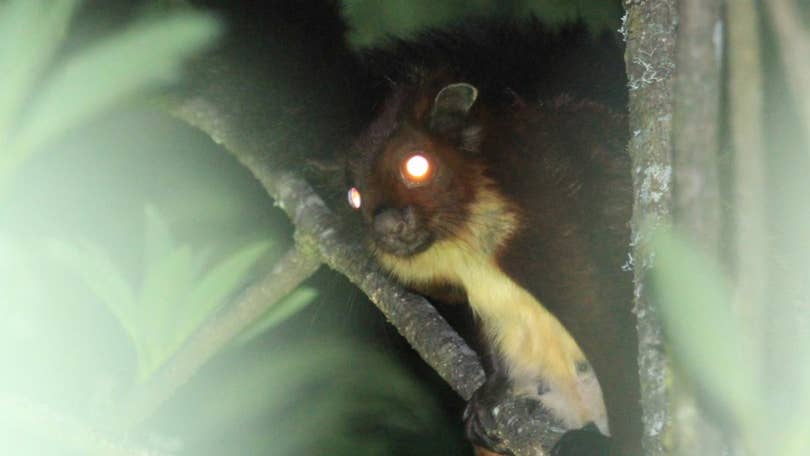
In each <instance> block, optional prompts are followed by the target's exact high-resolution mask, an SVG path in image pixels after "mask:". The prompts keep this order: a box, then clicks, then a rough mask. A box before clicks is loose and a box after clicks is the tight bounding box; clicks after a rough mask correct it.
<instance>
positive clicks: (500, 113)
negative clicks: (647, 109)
mask: <svg viewBox="0 0 810 456" xmlns="http://www.w3.org/2000/svg"><path fill="white" fill-rule="evenodd" d="M523 27H524V28H522V29H521V28H520V27H519V26H515V25H510V26H504V25H503V23H500V24H499V25H496V26H494V27H490V28H489V29H487V28H486V27H484V28H482V27H480V26H473V27H472V28H471V27H470V26H469V25H467V26H465V27H462V28H459V29H455V30H450V31H443V32H431V33H428V34H426V35H423V37H422V38H421V41H420V39H417V40H416V41H413V42H408V41H399V42H395V43H393V44H392V45H390V46H389V47H388V48H384V49H381V50H376V51H371V52H370V53H369V54H368V55H367V57H366V62H368V65H369V67H370V68H372V69H374V71H376V72H377V73H376V74H378V75H380V79H387V84H388V86H387V87H388V88H387V90H388V93H387V96H386V97H385V101H384V102H381V103H379V106H378V108H377V110H376V112H375V115H376V117H375V118H374V119H373V120H371V121H370V122H369V123H368V125H367V127H366V128H365V130H364V131H363V132H362V133H361V134H360V135H359V136H358V137H357V138H356V139H355V141H354V143H353V145H352V146H351V148H350V150H349V152H348V154H347V157H348V159H347V160H348V164H347V170H348V172H347V174H348V176H349V179H350V183H349V186H348V187H349V189H348V203H349V205H350V206H351V207H352V208H354V209H356V211H357V212H359V213H360V214H361V216H362V217H361V218H362V220H363V224H364V226H365V228H366V235H365V236H366V238H367V239H368V244H369V246H370V249H371V251H372V252H373V254H374V255H375V256H376V258H377V260H378V261H379V263H380V264H381V265H382V266H383V267H384V268H385V269H386V270H388V271H390V272H391V273H392V275H393V276H394V277H396V278H397V279H398V280H399V281H400V282H402V283H403V284H405V285H406V286H409V287H411V288H413V289H415V290H417V291H419V292H422V293H424V294H426V295H428V296H438V297H440V298H443V299H447V298H448V296H451V297H455V298H456V299H460V300H466V301H467V302H468V303H469V305H470V307H471V308H472V311H473V313H474V314H475V316H476V317H477V321H478V325H479V327H480V331H481V332H482V334H483V336H484V340H485V345H486V347H487V350H488V351H489V356H488V357H486V359H487V361H488V366H487V371H488V379H487V382H486V383H485V384H484V386H482V387H481V389H479V391H478V392H476V393H475V395H474V396H473V398H472V399H471V401H470V403H469V404H468V407H467V411H466V412H465V424H466V430H467V434H468V437H469V438H470V439H471V440H472V441H473V442H474V443H475V444H476V445H478V446H479V447H483V448H486V449H488V450H492V451H496V452H502V451H506V450H505V449H504V448H501V445H500V442H498V441H497V439H493V438H491V437H490V436H487V435H485V432H483V430H482V428H481V426H480V425H479V418H478V417H479V415H480V414H481V413H491V410H486V406H485V405H484V404H493V403H497V400H495V401H493V400H492V399H493V398H495V399H497V397H498V396H501V395H504V394H507V391H509V392H510V393H509V394H518V395H525V396H528V397H532V398H535V399H536V400H537V401H539V402H540V404H542V406H543V407H545V408H546V409H547V410H550V411H551V412H552V414H553V416H555V417H556V418H557V419H558V420H559V422H560V424H561V426H563V427H564V428H565V429H567V430H571V432H569V433H568V434H566V435H564V436H563V438H562V439H561V440H560V443H558V445H557V447H556V448H555V450H554V454H560V455H563V454H613V455H635V454H640V439H641V412H640V403H639V380H638V366H637V335H636V329H635V316H634V315H633V314H632V276H631V274H630V273H628V272H627V271H625V270H623V267H622V266H623V264H624V263H625V260H626V257H627V250H628V249H629V240H630V231H629V225H628V222H629V219H630V216H631V210H632V181H631V174H630V160H629V156H628V155H627V153H626V150H625V145H626V143H627V139H628V126H627V119H626V115H625V113H624V106H623V103H624V102H625V100H626V99H625V98H624V97H626V93H625V92H626V89H625V88H624V72H623V65H622V61H621V50H620V48H619V47H618V46H615V45H609V46H608V47H610V46H614V47H613V48H611V49H609V51H610V52H608V55H606V54H599V52H598V50H599V49H603V48H605V44H604V43H597V42H596V40H595V39H593V38H592V37H591V36H590V35H589V34H588V32H587V31H586V30H585V29H584V27H581V26H572V27H568V28H564V29H563V30H562V31H561V32H557V33H554V32H550V31H548V30H546V29H545V28H543V27H542V26H541V25H539V23H538V22H536V21H534V22H529V23H528V25H526V24H524V25H523ZM527 27H528V29H529V31H528V32H526V31H525V30H526V28H527ZM465 30H467V31H468V30H474V31H475V33H474V34H473V35H472V38H470V39H465V37H464V33H466V32H465ZM487 33H489V34H490V36H492V35H493V34H494V36H495V38H494V39H486V38H485V37H486V36H487ZM498 39H500V40H501V41H502V43H501V44H499V42H498ZM510 40H511V41H510ZM520 43H525V45H521V44H520ZM476 46H479V47H480V48H479V49H477V48H476ZM529 47H531V48H532V49H534V50H536V51H537V50H539V51H541V52H540V53H535V54H526V53H525V52H526V50H527V48H529ZM572 47H573V48H577V47H579V48H580V49H579V50H580V51H582V50H583V49H584V50H585V51H587V52H580V53H579V55H577V53H576V49H574V50H573V51H572V50H571V48H572ZM499 48H502V52H498V49H499ZM572 52H573V53H572ZM611 52H612V54H611ZM588 53H590V54H592V55H599V57H598V59H596V60H593V61H588V60H587V55H583V54H588ZM509 54H513V55H511V56H510V55H509ZM487 59H491V60H492V61H491V62H488V61H487ZM527 59H529V61H527ZM582 59H585V61H584V62H580V61H581V60H582ZM611 59H613V60H611ZM616 59H618V62H616V61H615V60H616ZM572 62H579V63H572ZM595 62H596V63H595ZM599 62H601V63H599ZM597 63H598V64H597ZM589 65H590V66H589ZM532 78H533V79H532ZM587 81H595V82H593V83H592V84H588V83H587ZM610 89H615V90H618V92H619V93H613V92H612V91H611V90H610ZM448 289H450V290H453V293H450V294H449V295H448V293H447V290H448ZM608 436H610V438H608ZM582 441H587V442H594V443H592V444H590V443H589V444H587V445H586V446H582V445H583V444H581V443H579V442H582Z"/></svg>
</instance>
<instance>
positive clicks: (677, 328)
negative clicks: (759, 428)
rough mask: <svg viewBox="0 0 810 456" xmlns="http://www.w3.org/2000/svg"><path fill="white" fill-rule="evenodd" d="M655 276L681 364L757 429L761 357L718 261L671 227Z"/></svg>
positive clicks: (741, 421)
mask: <svg viewBox="0 0 810 456" xmlns="http://www.w3.org/2000/svg"><path fill="white" fill-rule="evenodd" d="M654 247H655V251H656V257H655V262H656V263H655V268H654V270H653V280H654V282H653V283H654V285H655V291H656V293H657V295H658V302H659V303H660V306H661V313H662V322H663V324H664V328H665V329H666V332H667V336H668V337H669V340H670V341H671V347H672V350H673V351H674V353H675V355H676V357H677V360H678V361H679V365H680V366H681V367H682V368H683V369H684V370H685V371H686V372H687V373H689V374H690V376H691V377H692V378H693V379H694V380H695V381H696V382H697V384H698V385H699V386H700V387H701V388H703V390H704V392H705V393H707V394H708V396H709V397H711V398H712V399H713V400H714V401H715V404H716V405H719V406H720V407H722V409H723V410H724V411H725V412H728V413H729V415H730V416H731V417H733V419H734V420H736V423H735V424H737V425H740V426H742V429H744V430H748V431H753V430H754V429H756V427H754V422H755V420H756V419H757V416H759V415H761V413H762V411H763V409H762V403H761V402H760V401H759V397H760V395H761V392H760V388H759V383H758V380H759V378H760V364H759V360H758V359H757V358H756V357H755V356H754V353H755V352H754V351H753V350H752V349H751V348H752V347H750V346H749V344H748V342H749V340H750V338H748V337H746V335H745V333H744V331H743V325H742V324H741V322H740V321H738V319H737V316H736V315H735V314H734V312H733V310H732V302H731V292H730V289H729V286H728V284H727V282H726V279H725V278H724V277H723V275H722V274H721V273H720V271H719V269H718V267H717V265H716V264H714V263H713V262H712V261H711V260H709V259H708V258H706V257H705V256H704V255H702V254H701V253H700V252H698V251H697V250H696V249H695V247H694V246H693V245H692V244H690V243H687V242H686V241H684V240H683V239H681V238H680V237H678V236H677V235H675V234H673V233H670V232H663V231H662V232H659V233H657V234H656V237H655V241H654Z"/></svg>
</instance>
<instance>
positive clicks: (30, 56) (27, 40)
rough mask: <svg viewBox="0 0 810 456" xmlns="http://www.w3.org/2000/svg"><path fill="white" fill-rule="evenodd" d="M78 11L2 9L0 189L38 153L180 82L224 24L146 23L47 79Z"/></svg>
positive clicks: (18, 3)
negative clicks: (121, 106)
mask: <svg viewBox="0 0 810 456" xmlns="http://www.w3.org/2000/svg"><path fill="white" fill-rule="evenodd" d="M77 4H78V1H77V0H59V1H55V2H48V1H43V0H13V1H10V2H7V3H4V4H2V5H0V43H2V44H0V46H1V47H0V74H2V75H4V76H3V84H2V85H0V147H2V150H3V152H2V154H0V185H2V184H3V181H4V180H5V179H7V178H8V177H9V175H10V174H11V173H12V172H13V171H14V169H15V168H16V167H17V166H19V164H20V163H22V162H23V161H24V160H25V159H26V158H27V157H28V156H29V155H30V154H31V153H32V152H33V151H34V150H36V149H37V148H38V147H40V146H42V145H44V144H47V143H48V142H50V141H52V140H54V139H55V138H57V137H58V136H59V135H61V134H63V133H64V132H66V131H68V130H70V129H72V128H75V127H76V126H78V125H81V124H82V123H83V122H86V121H87V120H89V119H91V118H93V117H96V116H98V115H100V114H101V113H102V112H105V111H107V110H109V109H110V108H111V107H112V106H114V105H115V104H116V103H117V102H120V101H121V100H124V99H128V98H131V97H133V96H134V95H135V94H140V93H143V92H144V91H145V90H147V89H152V88H155V87H158V86H161V85H165V84H166V83H168V82H171V81H174V80H175V79H176V78H177V76H178V74H179V70H180V67H181V64H182V63H183V61H184V60H186V59H187V58H188V57H189V56H191V55H193V54H194V53H196V52H198V51H200V50H201V49H203V48H205V47H206V46H207V45H209V44H210V43H211V42H212V40H213V39H214V38H216V36H217V32H218V26H217V23H216V22H215V21H214V20H213V19H212V18H210V17H208V16H204V15H201V14H199V13H192V12H185V13H181V14H176V15H171V16H166V17H162V18H160V19H159V20H150V21H141V22H139V23H136V24H134V25H132V26H130V27H129V28H127V29H125V30H123V31H121V32H119V33H117V34H116V35H114V36H111V37H108V38H106V39H104V40H101V41H100V42H98V43H95V44H93V45H91V46H88V47H87V48H85V49H82V50H81V51H80V52H77V53H76V55H72V56H70V57H69V58H67V59H66V60H65V61H64V62H61V63H59V64H58V65H57V66H56V67H55V68H54V69H52V70H51V71H49V72H48V74H45V75H43V74H42V72H43V70H44V69H45V68H46V67H47V66H48V65H49V64H50V63H51V59H52V58H53V56H54V54H55V53H56V51H57V50H58V49H59V45H60V42H61V39H62V38H63V37H64V36H65V32H66V29H67V27H68V24H69V23H70V19H71V16H72V14H73V12H74V11H75V10H76V6H77ZM35 87H37V90H36V94H34V92H33V89H34V88H35Z"/></svg>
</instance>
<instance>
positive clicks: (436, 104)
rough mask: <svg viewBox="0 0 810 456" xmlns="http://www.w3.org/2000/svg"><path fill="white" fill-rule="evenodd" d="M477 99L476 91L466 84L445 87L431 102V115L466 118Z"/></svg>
mask: <svg viewBox="0 0 810 456" xmlns="http://www.w3.org/2000/svg"><path fill="white" fill-rule="evenodd" d="M477 98H478V89H476V88H475V86H473V85H472V84H467V83H466V82H457V83H455V84H450V85H447V86H445V87H444V88H443V89H442V90H440V91H439V93H438V94H437V95H436V98H435V99H434V100H433V109H432V111H431V114H432V115H434V116H435V115H437V114H439V115H447V114H450V115H456V116H458V115H461V116H466V115H467V113H468V112H469V111H470V108H472V106H473V104H475V100H476V99H477Z"/></svg>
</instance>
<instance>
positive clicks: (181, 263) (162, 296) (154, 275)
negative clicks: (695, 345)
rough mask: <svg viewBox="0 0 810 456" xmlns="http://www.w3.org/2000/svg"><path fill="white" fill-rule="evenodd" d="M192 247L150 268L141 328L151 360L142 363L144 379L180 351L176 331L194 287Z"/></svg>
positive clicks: (176, 250) (142, 305) (142, 297)
mask: <svg viewBox="0 0 810 456" xmlns="http://www.w3.org/2000/svg"><path fill="white" fill-rule="evenodd" d="M192 280H193V276H192V266H191V248H190V247H188V246H184V247H180V248H177V249H175V250H173V251H172V252H170V253H169V255H167V256H164V257H163V258H162V259H161V260H159V261H157V262H156V264H154V265H153V267H152V268H150V269H149V270H147V271H146V275H145V277H144V282H143V287H142V288H141V296H140V317H141V318H140V319H139V320H140V329H141V331H140V332H141V337H142V338H143V339H144V343H145V345H146V349H147V352H146V354H147V355H148V356H147V359H145V360H142V361H143V362H142V363H140V366H139V374H140V377H141V378H146V376H148V375H149V374H150V373H152V372H153V371H154V370H155V369H157V368H158V367H160V365H161V364H163V362H165V361H166V360H167V359H168V358H169V357H170V356H171V355H172V354H173V353H174V351H175V350H176V348H177V347H176V346H175V344H174V343H173V340H172V339H173V337H172V334H173V333H174V331H175V327H176V325H177V323H178V322H179V321H182V320H183V319H184V318H185V315H184V312H185V311H186V310H187V307H188V306H187V305H185V302H184V300H185V297H186V295H187V294H188V291H189V290H190V289H191V286H192Z"/></svg>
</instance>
